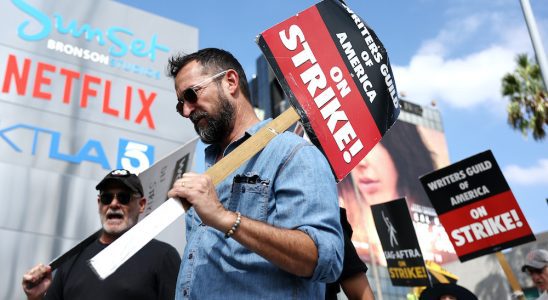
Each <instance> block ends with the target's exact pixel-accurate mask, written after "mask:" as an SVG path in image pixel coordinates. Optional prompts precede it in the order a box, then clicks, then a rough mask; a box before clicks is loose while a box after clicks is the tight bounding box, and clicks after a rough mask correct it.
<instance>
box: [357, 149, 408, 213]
mask: <svg viewBox="0 0 548 300" xmlns="http://www.w3.org/2000/svg"><path fill="white" fill-rule="evenodd" d="M352 177H353V178H354V181H355V184H357V186H358V190H359V191H360V192H361V195H362V196H363V198H364V199H365V200H366V201H367V203H368V204H369V205H373V204H378V203H383V202H387V201H390V200H394V199H396V198H398V197H399V195H398V189H397V183H398V171H397V170H396V166H395V165H394V162H393V161H392V157H391V156H390V154H389V153H388V151H387V150H386V148H384V146H383V145H381V144H377V146H375V147H374V148H373V150H371V152H369V154H367V156H366V157H365V158H364V159H363V160H362V161H361V162H360V163H358V165H357V166H356V167H355V168H354V169H353V170H352Z"/></svg>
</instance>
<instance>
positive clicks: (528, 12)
mask: <svg viewBox="0 0 548 300" xmlns="http://www.w3.org/2000/svg"><path fill="white" fill-rule="evenodd" d="M520 3H521V9H522V10H523V15H524V17H525V23H527V29H529V35H530V36H531V42H532V43H533V50H534V51H535V56H536V58H537V63H538V65H539V66H540V73H541V75H542V80H543V82H544V88H545V89H548V63H546V52H544V47H543V46H542V40H541V39H540V36H539V34H538V29H537V23H536V22H535V17H534V16H533V10H532V9H531V4H530V3H529V0H520Z"/></svg>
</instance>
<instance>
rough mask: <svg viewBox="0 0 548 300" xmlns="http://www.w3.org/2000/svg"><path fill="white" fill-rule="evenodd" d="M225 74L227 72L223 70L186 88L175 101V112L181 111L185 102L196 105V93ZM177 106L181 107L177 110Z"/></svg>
mask: <svg viewBox="0 0 548 300" xmlns="http://www.w3.org/2000/svg"><path fill="white" fill-rule="evenodd" d="M226 72H228V70H224V71H222V72H219V73H217V74H215V75H213V76H210V77H208V78H206V79H204V80H202V81H200V82H199V83H197V84H195V85H193V86H191V87H188V88H186V89H185V90H184V91H183V92H182V93H181V97H179V98H178V99H177V111H179V112H180V111H181V109H182V106H183V104H184V103H185V102H188V103H196V101H198V91H200V90H201V89H203V88H204V87H206V86H207V85H208V84H210V83H211V82H213V81H214V80H215V79H217V78H219V77H221V76H223V75H225V74H226ZM179 106H181V108H179Z"/></svg>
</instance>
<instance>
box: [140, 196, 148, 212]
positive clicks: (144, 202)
mask: <svg viewBox="0 0 548 300" xmlns="http://www.w3.org/2000/svg"><path fill="white" fill-rule="evenodd" d="M146 204H147V199H146V198H145V197H143V198H141V199H140V200H139V213H142V212H144V211H145V206H146Z"/></svg>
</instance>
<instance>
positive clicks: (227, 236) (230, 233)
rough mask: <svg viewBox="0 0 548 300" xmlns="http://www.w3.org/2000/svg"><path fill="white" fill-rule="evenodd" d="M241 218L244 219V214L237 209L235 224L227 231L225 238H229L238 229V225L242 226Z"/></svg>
mask: <svg viewBox="0 0 548 300" xmlns="http://www.w3.org/2000/svg"><path fill="white" fill-rule="evenodd" d="M241 220H242V214H241V213H240V212H239V211H237V212H236V221H235V222H234V225H232V227H231V228H230V229H229V230H228V231H227V232H226V234H225V239H228V238H229V237H231V236H232V235H233V234H234V233H235V232H236V229H238V226H240V221H241Z"/></svg>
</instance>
